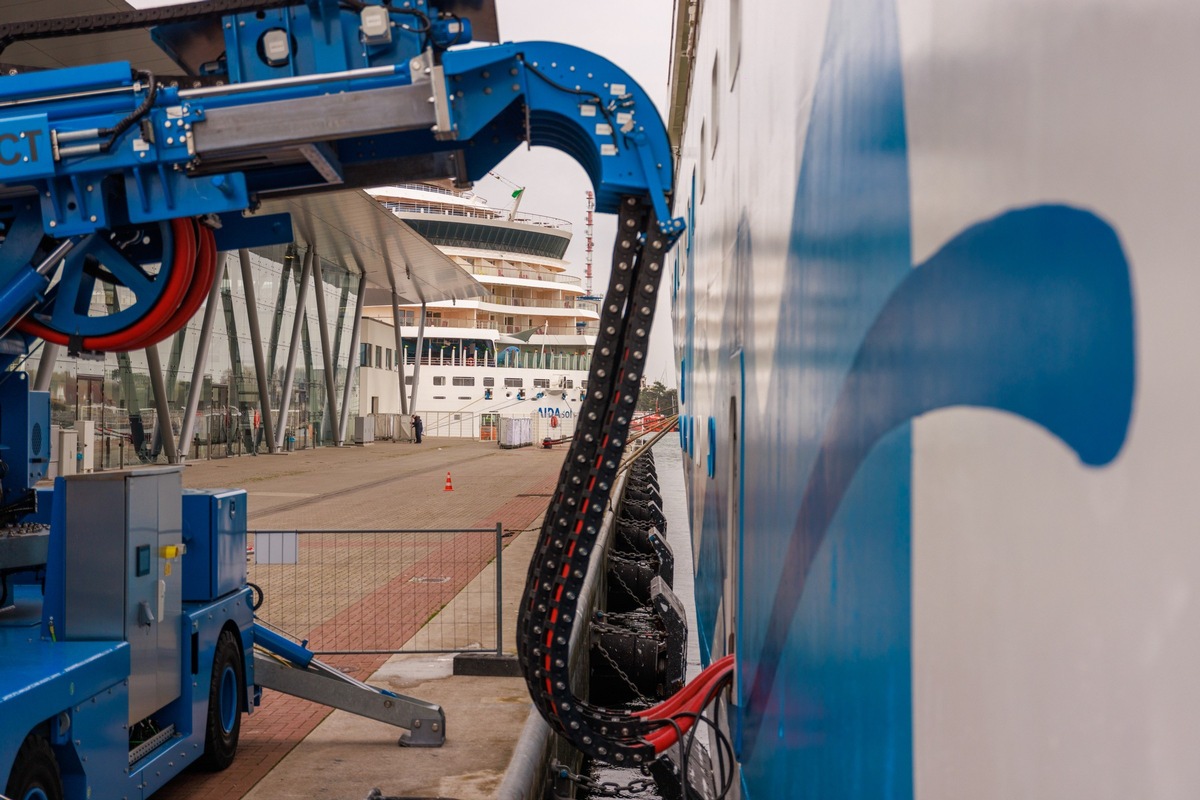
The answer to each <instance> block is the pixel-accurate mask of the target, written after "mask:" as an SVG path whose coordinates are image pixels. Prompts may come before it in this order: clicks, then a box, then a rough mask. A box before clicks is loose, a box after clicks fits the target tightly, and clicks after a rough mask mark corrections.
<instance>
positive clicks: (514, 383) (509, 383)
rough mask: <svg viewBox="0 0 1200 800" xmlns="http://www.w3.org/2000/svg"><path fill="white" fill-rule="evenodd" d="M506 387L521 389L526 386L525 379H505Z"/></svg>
mask: <svg viewBox="0 0 1200 800" xmlns="http://www.w3.org/2000/svg"><path fill="white" fill-rule="evenodd" d="M504 385H505V386H506V387H507V388H509V389H520V388H522V387H524V386H525V379H524V378H505V379H504Z"/></svg>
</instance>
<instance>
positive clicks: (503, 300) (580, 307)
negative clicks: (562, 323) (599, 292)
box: [479, 294, 600, 311]
mask: <svg viewBox="0 0 1200 800" xmlns="http://www.w3.org/2000/svg"><path fill="white" fill-rule="evenodd" d="M479 299H480V301H481V302H484V303H493V304H495V305H500V306H513V307H515V308H569V309H571V310H572V311H599V308H600V306H599V304H598V303H596V301H594V300H575V299H573V298H567V299H565V300H542V299H539V298H536V297H511V296H509V295H506V294H485V295H483V296H482V297H480V298H479Z"/></svg>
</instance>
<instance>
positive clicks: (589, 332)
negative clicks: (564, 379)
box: [400, 317, 600, 336]
mask: <svg viewBox="0 0 1200 800" xmlns="http://www.w3.org/2000/svg"><path fill="white" fill-rule="evenodd" d="M400 325H401V327H405V328H415V327H417V320H415V319H413V318H412V317H402V318H401V320H400ZM425 327H427V328H466V329H474V330H488V331H496V332H498V333H507V334H513V333H523V332H524V331H527V330H529V326H528V325H505V324H503V323H499V322H492V321H491V320H485V319H477V320H469V319H453V318H451V319H446V318H443V317H430V318H428V319H426V320H425ZM542 332H543V333H545V334H548V335H550V336H596V335H597V334H599V333H600V327H599V326H598V325H594V324H588V325H550V326H549V327H544V326H543V327H542ZM405 336H409V334H407V333H406V334H405Z"/></svg>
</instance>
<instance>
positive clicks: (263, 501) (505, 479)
mask: <svg viewBox="0 0 1200 800" xmlns="http://www.w3.org/2000/svg"><path fill="white" fill-rule="evenodd" d="M561 464H562V452H561V451H558V452H554V451H548V450H542V449H540V448H538V449H534V448H522V449H519V450H501V449H499V448H498V447H497V446H496V445H495V443H486V442H471V441H466V440H437V439H432V440H431V439H426V442H425V444H422V445H410V444H392V443H380V444H376V445H373V446H370V447H365V448H342V449H334V448H323V449H318V450H314V451H305V452H302V453H294V454H290V455H287V456H258V457H246V456H243V457H241V458H236V459H225V460H220V461H211V462H198V463H195V464H193V465H191V466H189V468H188V469H186V470H185V471H184V485H185V486H188V487H202V486H243V487H244V488H246V489H247V491H248V493H249V506H250V508H249V511H250V517H249V523H250V528H251V529H255V528H259V529H291V528H300V529H319V530H326V529H355V530H363V529H386V528H490V527H494V526H495V525H496V523H497V522H500V523H501V524H503V526H504V528H505V529H506V530H507V531H521V530H524V529H527V528H530V527H531V526H532V525H533V524H534V523H535V522H536V521H537V520H538V518H539V517H540V516H541V514H542V513H543V512H544V511H545V508H546V505H547V503H548V500H549V494H550V492H551V490H552V489H553V487H554V485H555V482H556V481H557V477H558V472H559V468H560V467H561ZM447 470H449V471H450V472H451V474H452V477H453V483H454V491H453V492H446V491H444V485H445V477H446V472H447ZM481 543H483V544H481ZM464 549H465V550H467V551H468V555H469V556H471V558H469V559H463V558H461V556H460V554H458V553H454V551H462V550H464ZM493 552H494V551H493V544H492V540H491V538H490V537H487V539H486V542H484V540H483V539H482V538H481V537H479V536H478V535H477V534H476V535H474V536H473V537H472V535H470V534H459V535H457V536H455V537H454V538H453V539H451V540H450V541H446V542H443V543H442V544H441V545H439V546H438V547H435V548H433V549H432V551H431V552H430V553H428V554H427V555H426V556H425V558H424V559H422V560H420V561H418V562H416V563H414V564H413V565H411V566H410V567H409V568H408V569H407V570H406V571H405V572H403V573H401V574H400V575H398V576H397V577H395V578H394V579H392V580H391V581H388V582H387V584H384V585H383V586H380V587H378V588H374V589H371V590H369V591H365V592H364V593H363V596H362V598H361V599H359V600H358V601H357V602H356V603H354V604H353V605H351V606H349V607H347V608H345V609H342V610H340V611H337V612H336V613H335V614H334V615H332V616H331V618H330V619H328V620H326V621H324V622H323V623H322V624H321V625H319V626H318V627H317V628H316V629H315V630H313V631H311V632H310V633H312V634H320V635H322V636H326V637H327V638H329V636H330V635H332V640H333V641H335V642H339V643H340V642H343V641H344V639H341V638H339V634H338V631H339V629H340V628H344V627H346V626H347V624H348V623H352V622H353V620H355V619H357V618H361V616H362V615H364V614H379V613H387V614H391V613H396V614H397V615H399V614H400V613H401V610H400V609H396V608H394V607H392V608H385V607H383V606H397V605H400V606H405V607H406V608H405V609H404V610H403V612H402V613H403V614H404V615H406V616H409V617H412V618H413V619H414V620H415V619H419V620H420V623H417V622H416V621H410V622H409V623H408V624H407V625H405V626H404V630H403V634H402V637H401V638H405V639H407V638H409V637H411V636H412V635H413V634H416V633H417V631H418V630H419V629H420V628H421V625H422V624H423V623H424V621H425V620H426V619H427V618H428V616H429V615H430V614H431V613H433V612H434V611H435V610H436V609H438V608H440V607H441V606H442V605H443V604H445V603H446V602H447V601H448V600H450V599H451V598H453V597H454V596H455V595H456V594H457V593H458V592H460V591H461V590H462V589H463V587H464V586H467V585H468V584H469V583H472V582H474V583H475V584H483V586H484V588H483V589H481V590H480V592H481V594H482V592H483V591H485V590H486V591H490V590H488V589H487V587H488V586H489V585H490V586H492V587H494V585H495V584H494V576H493V577H492V578H491V581H492V582H491V583H490V584H488V583H487V582H486V581H480V580H478V578H477V575H478V574H479V570H480V568H481V567H482V566H483V565H484V564H486V563H487V562H488V560H490V558H491V555H492V553H493ZM452 553H453V555H454V557H453V558H450V556H451V554H452ZM439 558H440V559H442V560H443V562H446V561H450V562H453V563H454V564H456V565H465V564H467V563H470V564H471V565H472V566H471V567H470V568H469V569H468V568H466V567H465V566H456V567H455V569H453V570H450V572H451V574H450V575H449V577H450V578H451V580H450V581H449V582H447V583H444V584H422V583H411V582H409V578H411V577H413V576H414V575H417V574H426V573H427V572H428V568H427V565H426V563H424V562H427V561H431V560H436V559H439ZM431 563H432V562H431ZM525 566H526V565H525V564H523V563H522V564H513V563H509V562H506V563H505V565H504V570H505V573H506V574H509V571H510V570H519V571H521V572H522V573H523V572H524V569H525ZM440 574H443V575H444V574H446V570H445V569H444V568H443V570H442V572H441V573H440ZM473 579H474V581H473ZM396 590H399V591H396ZM507 600H508V604H509V605H511V602H512V599H511V598H507ZM414 602H417V603H418V605H417V606H416V615H413V614H412V613H411V611H412V607H413V604H414ZM487 602H488V603H490V602H491V595H490V593H489V596H488V598H487ZM422 611H423V614H422ZM481 611H483V612H485V613H481V614H480V616H485V617H492V616H494V612H490V610H489V606H488V605H487V604H486V603H485V605H484V607H483V609H481ZM453 616H461V612H460V613H458V614H455V615H453ZM488 621H489V622H490V623H491V626H490V635H491V637H492V638H491V639H488V638H486V637H487V636H488V634H489V630H488V626H487V625H486V624H485V625H483V626H482V628H481V630H482V635H483V641H484V642H487V643H490V642H492V641H494V636H495V623H494V620H493V619H489V620H488ZM507 644H508V645H509V647H508V648H507V649H510V650H511V646H512V643H511V642H508V643H507ZM387 659H388V656H386V655H361V656H348V655H335V656H328V657H325V658H323V660H325V661H327V662H329V663H332V664H334V665H336V666H337V667H338V668H339V669H343V670H344V671H346V672H347V673H348V674H350V675H353V676H355V677H358V678H360V679H364V680H365V679H367V678H369V677H370V675H371V674H372V673H374V672H375V671H376V670H378V669H379V668H380V667H381V666H382V665H383V664H384V662H385V661H387ZM330 713H331V712H330V709H328V708H327V707H325V706H321V705H317V704H315V703H311V702H308V701H306V700H300V699H298V698H294V697H289V696H287V695H281V694H279V693H277V692H271V691H265V692H264V696H263V703H262V705H261V706H260V707H259V708H258V709H256V710H255V713H253V714H252V715H250V716H249V717H243V719H242V733H241V744H240V747H239V751H238V757H237V759H236V760H235V762H234V764H233V765H232V766H231V767H230V768H229V769H227V770H226V771H224V772H220V773H205V772H201V771H199V770H195V769H193V770H190V771H188V772H186V773H185V774H183V775H181V776H179V777H178V778H176V779H175V780H174V781H173V782H172V783H171V784H169V785H168V786H167V787H165V788H164V789H162V790H161V791H159V792H158V793H157V794H156V795H155V797H156V798H162V800H183V799H184V798H223V799H224V798H241V797H243V796H244V795H245V794H246V793H247V792H249V791H250V790H251V789H252V788H253V786H254V785H255V784H256V783H258V782H259V781H260V780H261V779H262V778H263V777H264V776H266V775H267V773H268V772H270V770H271V769H272V768H273V767H274V766H276V765H277V764H278V763H279V762H280V760H282V759H283V758H284V756H286V755H287V754H288V752H290V751H291V750H292V749H293V748H294V747H295V746H296V745H297V744H299V743H300V742H301V741H302V740H303V739H304V738H305V737H306V736H307V735H308V734H309V733H311V732H312V731H313V730H314V729H315V728H316V727H317V725H318V724H319V723H320V722H321V721H322V720H324V719H325V718H326V717H327V716H328V715H329V714H330ZM431 752H432V751H431Z"/></svg>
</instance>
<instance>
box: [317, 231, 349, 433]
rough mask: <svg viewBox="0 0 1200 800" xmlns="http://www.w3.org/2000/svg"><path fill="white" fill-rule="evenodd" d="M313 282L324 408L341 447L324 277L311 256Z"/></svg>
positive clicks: (319, 264)
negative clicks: (323, 378)
mask: <svg viewBox="0 0 1200 800" xmlns="http://www.w3.org/2000/svg"><path fill="white" fill-rule="evenodd" d="M313 281H314V283H315V284H316V286H315V288H316V290H317V327H318V328H320V329H321V360H322V361H323V362H324V365H325V408H326V411H327V412H328V413H329V424H330V426H332V427H333V428H334V430H333V443H334V445H335V446H337V447H341V445H342V442H341V440H340V439H339V438H338V436H337V434H338V431H337V427H336V426H337V422H338V415H337V397H336V396H335V390H336V386H335V384H336V381H335V380H334V378H335V376H334V374H333V352H332V348H331V347H330V345H329V314H328V312H327V311H326V308H325V277H324V276H323V275H322V274H321V256H320V254H316V255H314V256H313Z"/></svg>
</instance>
